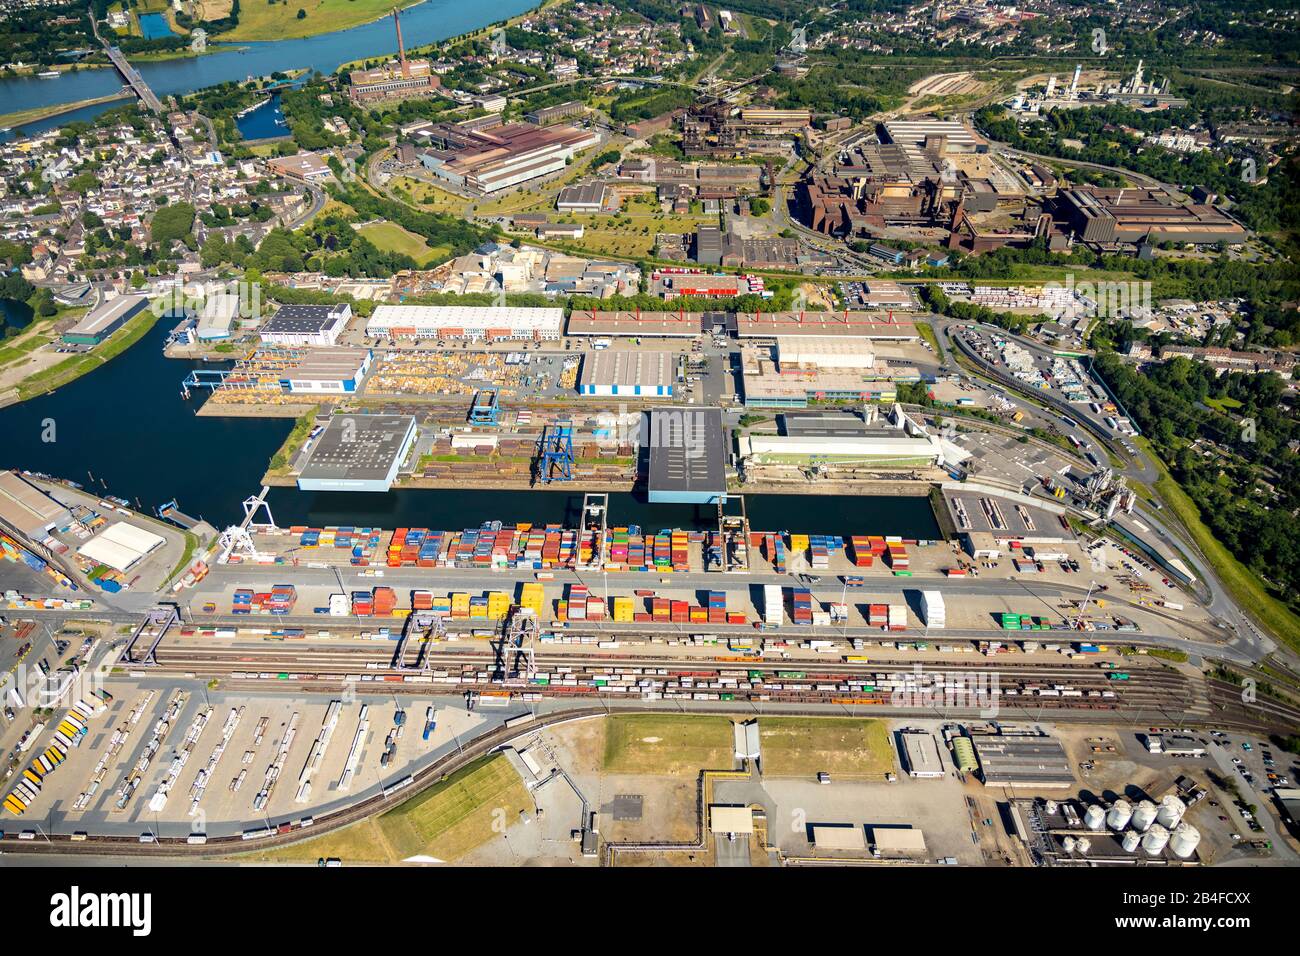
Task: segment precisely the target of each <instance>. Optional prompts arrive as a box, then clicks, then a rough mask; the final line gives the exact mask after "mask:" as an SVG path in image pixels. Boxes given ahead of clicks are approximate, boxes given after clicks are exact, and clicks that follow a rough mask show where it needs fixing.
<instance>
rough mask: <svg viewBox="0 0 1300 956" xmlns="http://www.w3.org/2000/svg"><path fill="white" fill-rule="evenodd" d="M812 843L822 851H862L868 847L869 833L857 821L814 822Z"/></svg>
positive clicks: (816, 848) (815, 848)
mask: <svg viewBox="0 0 1300 956" xmlns="http://www.w3.org/2000/svg"><path fill="white" fill-rule="evenodd" d="M812 845H813V849H814V850H817V851H819V852H822V853H828V852H829V853H862V852H864V851H865V850H866V849H867V833H866V830H865V829H864V828H863V827H862V826H861V825H860V824H857V823H819V824H814V825H813V827H812Z"/></svg>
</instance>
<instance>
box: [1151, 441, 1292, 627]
mask: <svg viewBox="0 0 1300 956" xmlns="http://www.w3.org/2000/svg"><path fill="white" fill-rule="evenodd" d="M1134 440H1135V441H1136V442H1138V443H1139V444H1140V445H1141V447H1142V449H1143V450H1144V451H1146V452H1147V454H1148V455H1150V456H1151V458H1152V460H1153V461H1155V463H1156V468H1157V469H1158V470H1159V471H1160V478H1159V479H1158V480H1157V481H1156V484H1155V489H1156V493H1157V494H1159V495H1160V498H1161V500H1163V501H1164V503H1165V504H1166V505H1168V506H1169V507H1170V508H1172V509H1173V511H1174V513H1175V514H1177V515H1178V518H1179V520H1180V521H1181V522H1182V523H1183V525H1184V526H1185V527H1186V528H1187V530H1188V531H1189V532H1190V533H1191V536H1192V540H1194V541H1195V542H1196V546H1197V547H1198V548H1200V550H1201V553H1202V554H1204V555H1205V557H1206V558H1207V559H1208V560H1209V562H1210V564H1212V565H1213V566H1214V571H1215V573H1216V574H1217V575H1218V576H1219V580H1221V581H1222V582H1223V584H1224V586H1226V587H1227V589H1228V591H1229V592H1231V594H1232V597H1233V599H1234V600H1235V601H1236V602H1237V603H1238V604H1240V605H1241V606H1242V607H1244V608H1246V609H1248V610H1249V611H1250V612H1251V613H1252V614H1253V615H1254V616H1255V617H1256V618H1258V619H1259V620H1260V621H1261V622H1263V624H1264V626H1265V627H1267V628H1268V629H1269V630H1270V631H1272V632H1273V633H1274V634H1275V635H1277V636H1278V637H1279V638H1281V640H1282V641H1283V642H1284V643H1285V644H1287V646H1289V647H1290V648H1291V649H1292V650H1300V616H1297V615H1295V614H1294V613H1292V612H1291V610H1290V609H1289V608H1288V607H1286V605H1284V604H1283V603H1282V602H1281V601H1279V600H1277V599H1276V598H1274V597H1273V596H1272V595H1271V594H1269V593H1268V590H1267V588H1265V587H1264V584H1263V582H1262V581H1260V580H1259V578H1257V577H1256V576H1255V574H1254V573H1253V572H1252V571H1251V570H1250V568H1248V567H1246V566H1245V565H1244V564H1242V563H1241V562H1240V561H1238V560H1237V559H1236V558H1235V557H1234V556H1233V554H1232V552H1230V551H1229V550H1228V549H1227V548H1225V547H1224V546H1223V544H1222V542H1220V541H1219V539H1218V538H1217V537H1215V535H1214V532H1213V531H1211V530H1210V529H1209V528H1207V527H1206V526H1205V524H1204V523H1203V522H1202V521H1201V511H1200V509H1199V508H1198V507H1197V506H1196V502H1194V501H1193V500H1192V499H1191V498H1189V497H1188V496H1187V492H1185V491H1183V489H1182V487H1181V486H1180V485H1179V484H1178V482H1177V481H1176V480H1174V476H1173V475H1171V474H1169V469H1168V468H1166V467H1165V463H1164V462H1163V461H1161V460H1160V456H1159V455H1157V454H1156V453H1155V452H1154V451H1153V450H1152V449H1151V444H1150V442H1148V441H1147V440H1146V439H1145V438H1140V437H1139V438H1136V439H1134Z"/></svg>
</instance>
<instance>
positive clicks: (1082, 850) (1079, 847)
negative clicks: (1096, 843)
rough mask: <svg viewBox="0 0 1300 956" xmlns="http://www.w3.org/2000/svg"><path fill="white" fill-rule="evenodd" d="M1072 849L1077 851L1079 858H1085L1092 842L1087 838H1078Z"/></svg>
mask: <svg viewBox="0 0 1300 956" xmlns="http://www.w3.org/2000/svg"><path fill="white" fill-rule="evenodd" d="M1074 849H1075V850H1076V851H1078V853H1079V855H1080V856H1086V855H1087V853H1088V851H1089V850H1091V849H1092V841H1091V840H1089V839H1088V838H1087V837H1079V839H1078V840H1077V841H1075V844H1074Z"/></svg>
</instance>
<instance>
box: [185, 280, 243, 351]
mask: <svg viewBox="0 0 1300 956" xmlns="http://www.w3.org/2000/svg"><path fill="white" fill-rule="evenodd" d="M238 315H239V296H237V295H234V294H231V293H226V292H217V293H214V294H212V295H209V296H208V297H207V299H205V300H204V302H203V310H202V311H201V312H200V313H199V320H198V324H197V326H196V328H195V334H196V335H197V336H198V338H199V341H200V342H219V341H221V340H222V339H228V338H230V333H231V332H232V331H233V330H234V327H235V319H236V317H237V316H238Z"/></svg>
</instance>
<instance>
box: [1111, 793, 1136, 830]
mask: <svg viewBox="0 0 1300 956" xmlns="http://www.w3.org/2000/svg"><path fill="white" fill-rule="evenodd" d="M1132 817H1133V805H1132V804H1130V803H1129V802H1128V801H1127V800H1116V801H1115V802H1114V803H1113V804H1111V807H1110V811H1109V812H1108V813H1107V814H1106V826H1108V827H1110V828H1111V829H1112V830H1117V831H1118V830H1123V829H1124V828H1125V827H1126V826H1128V822H1129V820H1130V819H1132Z"/></svg>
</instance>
